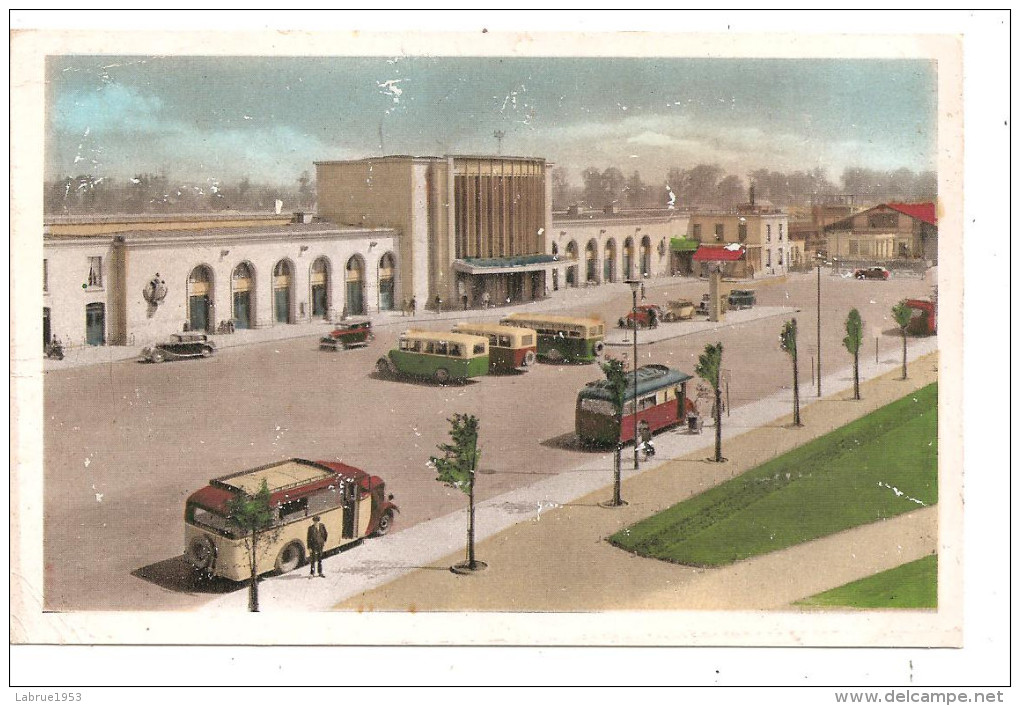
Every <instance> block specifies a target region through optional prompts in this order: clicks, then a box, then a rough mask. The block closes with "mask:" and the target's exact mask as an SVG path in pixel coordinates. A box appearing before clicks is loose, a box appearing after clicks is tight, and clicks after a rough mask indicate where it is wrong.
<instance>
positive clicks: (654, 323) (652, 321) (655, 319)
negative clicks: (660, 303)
mask: <svg viewBox="0 0 1020 706" xmlns="http://www.w3.org/2000/svg"><path fill="white" fill-rule="evenodd" d="M648 327H649V328H658V327H659V312H657V311H656V310H655V307H654V306H653V307H650V308H649V309H648Z"/></svg>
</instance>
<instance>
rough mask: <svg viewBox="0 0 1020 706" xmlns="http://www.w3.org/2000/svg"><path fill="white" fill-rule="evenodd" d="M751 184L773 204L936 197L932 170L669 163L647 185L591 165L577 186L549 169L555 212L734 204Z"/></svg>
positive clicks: (563, 174)
mask: <svg viewBox="0 0 1020 706" xmlns="http://www.w3.org/2000/svg"><path fill="white" fill-rule="evenodd" d="M751 185H753V186H754V190H755V201H756V203H764V202H768V203H771V204H772V205H774V206H777V207H789V206H810V205H811V204H812V203H814V202H817V201H822V200H824V199H825V198H826V197H828V196H832V195H835V194H849V195H852V196H854V197H855V198H856V200H857V202H858V204H861V205H870V204H877V203H883V202H889V201H906V202H912V201H926V200H932V199H934V198H935V196H936V177H935V172H932V171H926V172H920V173H916V172H912V171H911V170H909V169H896V170H892V171H882V170H878V169H865V168H862V167H849V168H847V169H845V170H844V171H843V174H842V176H841V178H840V183H839V184H834V183H833V182H832V181H830V180H829V179H827V178H826V176H825V172H824V170H822V169H821V168H820V167H816V168H815V169H812V170H810V171H796V172H789V173H786V172H774V171H770V170H768V169H757V170H755V171H753V172H750V173H749V174H748V175H747V177H746V180H745V179H743V178H741V177H738V176H735V175H733V174H726V173H725V171H724V170H723V169H722V168H721V167H719V166H717V165H712V164H698V165H696V166H694V167H691V168H683V167H673V168H672V169H669V170H668V171H667V173H666V178H665V180H664V181H660V182H652V183H647V182H645V181H644V180H643V179H642V178H641V174H640V173H639V172H637V171H634V172H632V173H631V174H630V176H625V175H624V173H623V172H622V171H620V170H619V169H617V168H616V167H609V168H607V169H604V170H599V169H598V168H596V167H589V168H587V169H585V170H584V171H583V172H582V173H581V185H580V186H576V185H574V184H571V183H570V181H569V179H568V177H567V173H566V170H565V169H564V168H563V167H557V168H555V169H553V172H552V200H553V204H552V205H553V208H554V209H556V210H563V209H566V208H567V207H568V206H570V205H572V204H583V205H584V206H586V207H587V208H590V209H598V210H601V209H603V208H605V207H606V206H609V205H615V206H617V207H618V208H621V209H625V208H663V207H665V206H668V205H670V204H672V205H673V206H675V207H676V208H700V209H704V208H719V209H727V208H734V207H736V206H739V205H741V204H745V203H747V202H748V201H749V199H750V186H751Z"/></svg>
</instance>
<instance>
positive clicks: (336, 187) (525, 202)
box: [315, 156, 554, 308]
mask: <svg viewBox="0 0 1020 706" xmlns="http://www.w3.org/2000/svg"><path fill="white" fill-rule="evenodd" d="M315 167H316V176H317V189H318V214H319V216H320V217H322V218H324V219H328V220H331V221H334V222H337V223H343V224H347V225H352V226H357V227H366V226H372V227H389V228H394V229H396V230H398V231H400V232H401V233H402V234H403V235H404V237H403V238H401V244H400V252H399V255H400V261H401V262H402V263H403V266H402V268H401V276H400V277H399V278H398V285H397V293H396V294H397V296H398V297H400V298H401V299H407V298H410V297H414V298H415V299H416V301H418V302H420V303H421V304H423V305H425V306H428V307H431V308H436V307H440V308H459V307H461V306H464V307H476V306H480V305H481V304H482V302H483V301H511V302H519V301H531V300H534V299H538V298H541V297H543V296H545V292H546V291H547V289H548V286H549V280H550V279H551V271H552V269H553V264H554V261H553V259H552V257H551V255H550V254H549V252H548V250H547V249H546V245H547V237H546V234H547V232H548V231H549V227H550V223H551V221H552V212H551V203H552V198H551V192H550V189H551V184H550V182H549V179H548V172H549V167H550V165H549V164H547V163H546V161H545V160H544V159H538V158H530V157H486V156H446V157H409V156H387V157H378V158H369V159H360V160H352V161H331V162H316V163H315Z"/></svg>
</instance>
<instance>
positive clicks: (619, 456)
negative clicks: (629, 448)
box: [613, 442, 623, 505]
mask: <svg viewBox="0 0 1020 706" xmlns="http://www.w3.org/2000/svg"><path fill="white" fill-rule="evenodd" d="M622 465H623V445H622V444H620V443H619V442H617V444H616V453H615V454H613V505H622V504H623V498H622V497H621V492H620V485H621V479H620V476H621V470H620V467H621V466H622Z"/></svg>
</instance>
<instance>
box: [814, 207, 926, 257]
mask: <svg viewBox="0 0 1020 706" xmlns="http://www.w3.org/2000/svg"><path fill="white" fill-rule="evenodd" d="M938 232H939V231H938V218H937V216H936V213H935V204H934V203H932V202H925V203H909V204H908V203H887V204H880V205H878V206H875V207H874V208H869V209H867V210H865V211H861V212H860V213H856V214H854V215H852V216H849V217H847V218H844V219H842V220H840V221H837V222H835V223H832V224H830V225H828V226H826V227H825V238H826V249H827V251H828V255H829V257H833V258H836V259H840V260H845V259H846V260H876V261H882V260H927V261H929V262H932V263H937V262H938Z"/></svg>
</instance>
